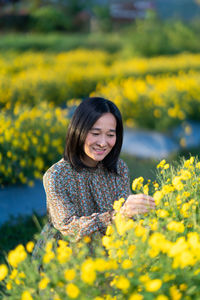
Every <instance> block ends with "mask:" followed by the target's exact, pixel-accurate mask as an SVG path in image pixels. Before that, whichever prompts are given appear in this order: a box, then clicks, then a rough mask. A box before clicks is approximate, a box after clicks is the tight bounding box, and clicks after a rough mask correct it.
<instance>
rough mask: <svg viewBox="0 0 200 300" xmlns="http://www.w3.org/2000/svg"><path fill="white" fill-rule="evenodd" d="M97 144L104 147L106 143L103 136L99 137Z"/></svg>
mask: <svg viewBox="0 0 200 300" xmlns="http://www.w3.org/2000/svg"><path fill="white" fill-rule="evenodd" d="M97 144H98V145H99V146H101V147H104V146H105V145H106V139H105V137H101V138H100V139H99V140H98V141H97Z"/></svg>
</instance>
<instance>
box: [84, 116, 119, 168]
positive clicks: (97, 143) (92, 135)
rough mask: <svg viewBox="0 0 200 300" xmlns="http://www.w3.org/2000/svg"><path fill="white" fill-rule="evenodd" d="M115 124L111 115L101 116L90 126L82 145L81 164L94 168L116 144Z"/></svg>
mask: <svg viewBox="0 0 200 300" xmlns="http://www.w3.org/2000/svg"><path fill="white" fill-rule="evenodd" d="M116 126H117V122H116V119H115V117H114V116H113V114H111V113H105V114H103V115H102V116H101V117H100V118H99V119H98V120H97V121H96V122H95V123H94V125H93V126H92V128H91V129H90V131H89V132H88V134H87V137H86V139H85V143H84V152H85V155H84V157H83V162H84V163H85V164H86V165H87V166H89V167H95V166H96V165H97V163H98V162H99V161H101V160H103V159H104V158H105V157H106V155H108V153H109V152H110V151H111V150H112V148H113V147H114V145H115V143H116Z"/></svg>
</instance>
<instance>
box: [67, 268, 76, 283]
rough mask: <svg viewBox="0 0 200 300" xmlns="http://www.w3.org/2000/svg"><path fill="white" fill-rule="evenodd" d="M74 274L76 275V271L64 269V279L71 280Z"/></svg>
mask: <svg viewBox="0 0 200 300" xmlns="http://www.w3.org/2000/svg"><path fill="white" fill-rule="evenodd" d="M75 276H76V272H75V270H74V269H69V270H66V271H65V279H66V280H69V281H71V280H73V279H74V278H75Z"/></svg>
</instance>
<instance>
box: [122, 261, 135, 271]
mask: <svg viewBox="0 0 200 300" xmlns="http://www.w3.org/2000/svg"><path fill="white" fill-rule="evenodd" d="M132 265H133V263H132V261H131V260H130V259H125V260H124V261H123V262H122V268H123V269H130V268H131V267H132Z"/></svg>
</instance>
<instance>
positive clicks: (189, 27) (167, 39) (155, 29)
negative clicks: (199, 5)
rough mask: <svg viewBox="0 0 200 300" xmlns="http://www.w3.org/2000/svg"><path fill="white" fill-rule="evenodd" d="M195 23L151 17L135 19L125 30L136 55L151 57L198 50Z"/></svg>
mask: <svg viewBox="0 0 200 300" xmlns="http://www.w3.org/2000/svg"><path fill="white" fill-rule="evenodd" d="M196 22H197V21H196ZM196 24H197V23H195V22H194V23H190V24H184V23H183V22H182V21H180V20H167V21H162V20H159V19H157V18H156V17H153V18H149V19H146V20H137V22H136V23H135V24H133V25H132V26H130V27H129V29H126V31H125V32H126V37H127V39H130V44H131V45H132V49H133V52H134V53H136V54H137V55H141V56H147V57H151V56H156V55H165V54H175V53H180V52H184V51H188V52H198V51H200V38H199V32H198V26H197V25H196Z"/></svg>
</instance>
